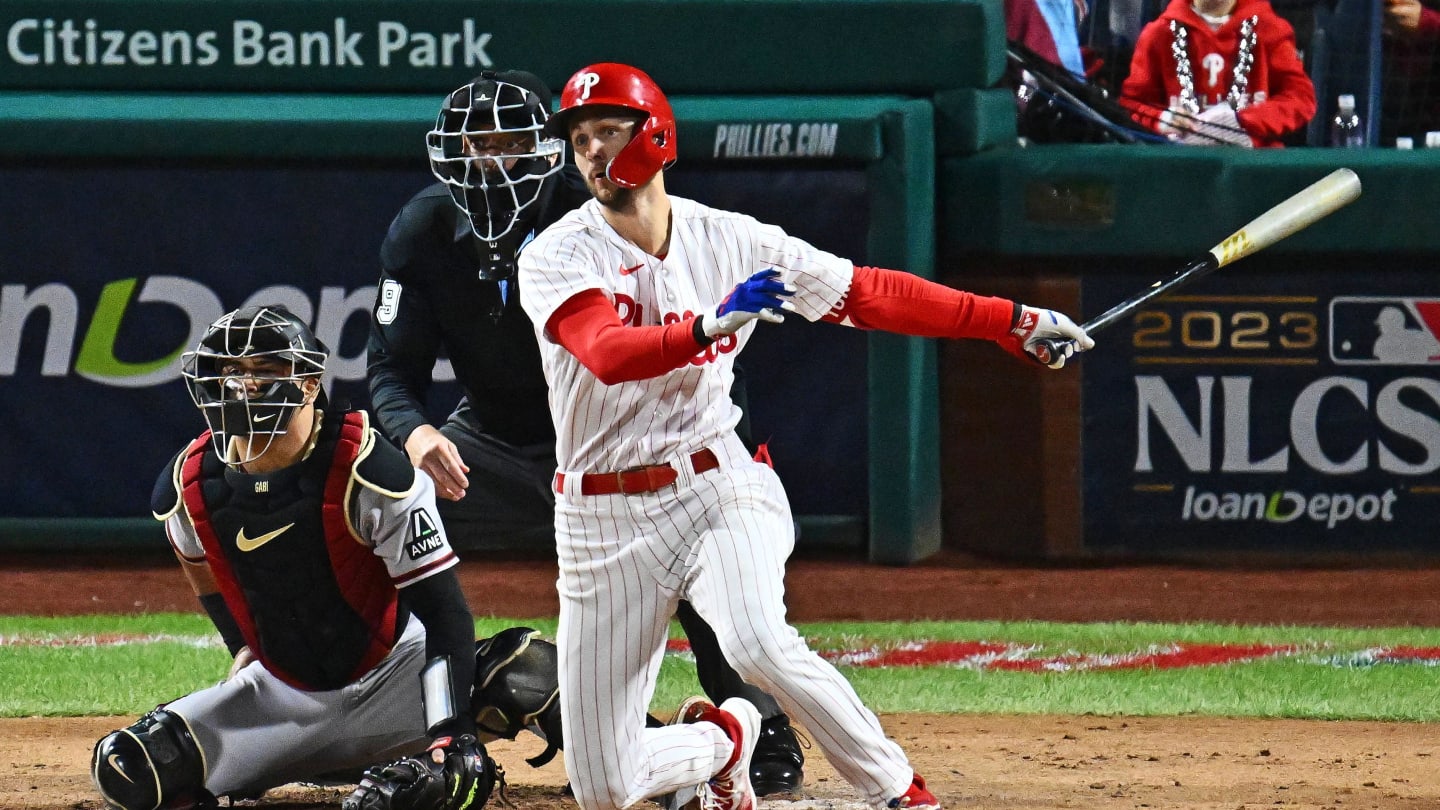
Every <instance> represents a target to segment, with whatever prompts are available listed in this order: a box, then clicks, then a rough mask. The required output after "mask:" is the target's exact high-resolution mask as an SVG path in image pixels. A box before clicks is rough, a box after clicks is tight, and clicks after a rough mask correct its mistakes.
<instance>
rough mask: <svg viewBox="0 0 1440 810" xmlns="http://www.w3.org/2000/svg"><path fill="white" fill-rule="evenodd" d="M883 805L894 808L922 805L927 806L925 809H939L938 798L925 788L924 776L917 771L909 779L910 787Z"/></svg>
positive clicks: (918, 806) (919, 806)
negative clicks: (913, 776)
mask: <svg viewBox="0 0 1440 810" xmlns="http://www.w3.org/2000/svg"><path fill="white" fill-rule="evenodd" d="M885 806H886V807H890V808H893V809H894V810H899V808H905V807H909V808H922V807H923V808H927V810H940V800H939V799H937V798H935V794H933V793H931V792H930V791H929V790H928V789H926V787H925V778H924V777H923V776H921V775H920V774H918V773H917V774H915V778H914V779H912V780H911V782H910V787H909V788H908V789H907V790H906V791H905V793H904V794H903V795H901V796H900V797H898V798H895V799H891V800H890V801H888V802H886V803H885Z"/></svg>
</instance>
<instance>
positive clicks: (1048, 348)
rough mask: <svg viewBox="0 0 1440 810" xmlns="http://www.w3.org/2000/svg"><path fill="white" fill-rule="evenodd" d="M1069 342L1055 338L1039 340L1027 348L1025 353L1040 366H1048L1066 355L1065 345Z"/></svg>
mask: <svg viewBox="0 0 1440 810" xmlns="http://www.w3.org/2000/svg"><path fill="white" fill-rule="evenodd" d="M1069 342H1070V341H1068V340H1056V339H1055V338H1037V339H1036V340H1035V341H1034V342H1033V343H1031V344H1030V345H1029V346H1027V347H1026V348H1025V353H1026V354H1028V355H1030V357H1031V358H1033V359H1034V360H1035V362H1037V363H1039V364H1040V365H1042V366H1048V365H1050V364H1051V363H1053V362H1055V358H1057V357H1060V356H1062V355H1063V354H1065V344H1066V343H1069Z"/></svg>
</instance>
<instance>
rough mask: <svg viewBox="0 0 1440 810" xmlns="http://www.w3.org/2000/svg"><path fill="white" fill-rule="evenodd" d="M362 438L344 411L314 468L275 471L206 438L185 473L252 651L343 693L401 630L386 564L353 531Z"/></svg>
mask: <svg viewBox="0 0 1440 810" xmlns="http://www.w3.org/2000/svg"><path fill="white" fill-rule="evenodd" d="M364 430H365V422H364V416H363V415H362V414H359V413H350V414H346V415H345V418H344V419H340V420H333V423H332V424H326V425H324V426H322V428H321V435H320V439H319V441H318V442H317V444H316V446H315V449H314V451H313V452H312V453H311V454H310V456H309V458H307V459H306V460H305V461H303V462H301V463H299V464H296V465H294V466H291V467H288V468H286V469H284V470H280V471H278V472H275V473H270V474H266V475H247V474H244V473H241V472H239V471H236V470H233V469H231V468H229V467H227V466H226V465H225V464H224V463H222V462H221V461H220V460H219V458H217V457H216V456H215V454H214V453H213V452H206V451H207V449H208V448H209V444H208V438H207V437H203V436H202V437H201V439H200V440H197V441H196V442H195V443H194V444H192V445H191V450H190V451H189V455H188V456H187V458H186V459H185V461H184V463H183V467H182V470H181V492H182V493H183V497H184V500H185V508H186V510H187V512H188V514H189V515H190V519H191V522H192V523H193V525H194V526H195V531H196V534H197V535H198V536H199V538H200V541H201V543H202V544H203V545H204V547H205V558H206V561H207V562H209V564H210V568H211V570H212V571H213V572H214V574H215V579H216V581H217V582H218V583H219V585H220V592H221V594H222V595H223V596H224V597H225V604H226V605H227V606H228V607H229V608H230V612H231V613H232V614H233V615H234V616H235V620H236V622H237V623H238V624H239V625H240V630H241V632H242V633H243V635H244V637H245V643H246V644H248V645H249V646H250V649H251V651H252V652H254V653H255V655H256V657H257V658H259V659H260V661H261V662H262V663H263V664H264V665H265V667H266V668H267V669H269V670H270V671H271V672H273V673H274V674H275V675H276V676H277V677H279V678H280V679H282V680H284V681H285V682H286V683H288V684H290V685H291V686H294V687H296V688H298V689H304V690H309V691H318V690H330V689H337V688H339V687H341V686H344V685H346V684H348V683H351V682H353V681H354V680H356V679H357V678H359V677H360V676H361V675H362V674H364V673H365V672H367V671H369V670H370V669H371V668H372V667H373V666H375V664H377V663H378V662H379V661H380V659H381V658H383V657H384V656H385V655H386V654H387V653H388V652H389V651H390V648H391V646H392V645H393V643H394V641H395V639H396V637H397V635H398V632H397V628H401V627H403V623H402V622H398V621H397V618H403V617H397V613H398V612H399V606H398V593H397V591H396V589H395V586H394V584H393V583H392V582H391V580H390V575H389V572H388V571H387V570H386V569H385V565H384V562H383V561H382V560H380V558H378V557H376V556H375V555H374V553H373V550H372V549H371V548H370V547H369V546H368V545H365V544H362V543H361V542H359V541H358V540H357V539H356V537H355V536H354V535H353V534H352V533H351V531H350V528H349V526H348V524H347V521H346V518H345V513H346V502H347V500H348V494H349V487H350V485H351V481H352V475H353V469H354V465H355V462H356V459H357V457H358V454H359V449H360V446H361V439H363V436H364Z"/></svg>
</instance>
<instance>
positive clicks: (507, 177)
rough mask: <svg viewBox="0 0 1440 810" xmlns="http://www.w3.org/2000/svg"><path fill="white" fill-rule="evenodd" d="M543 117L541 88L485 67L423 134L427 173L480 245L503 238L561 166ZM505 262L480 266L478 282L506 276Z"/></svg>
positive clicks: (557, 144) (545, 104)
mask: <svg viewBox="0 0 1440 810" xmlns="http://www.w3.org/2000/svg"><path fill="white" fill-rule="evenodd" d="M549 117H550V90H549V88H547V87H546V86H545V84H544V83H543V82H541V81H540V79H539V78H538V77H536V76H535V75H534V74H531V73H526V72H524V71H520V70H507V71H501V72H498V73H497V72H494V71H488V70H487V71H485V72H484V73H481V74H480V75H479V76H478V77H476V78H475V79H474V80H472V81H471V82H470V83H469V84H467V85H465V86H463V87H461V88H459V89H457V90H455V92H453V93H451V94H450V95H449V96H447V97H446V98H445V104H444V106H443V107H441V109H440V115H439V117H438V118H436V120H435V128H434V129H432V130H430V132H429V133H428V134H426V136H425V146H426V151H427V152H428V153H429V155H430V171H431V172H433V173H434V174H435V176H436V177H437V178H439V179H440V182H442V183H444V184H445V186H446V187H447V188H448V189H449V190H450V196H451V197H453V198H454V199H455V204H456V205H457V206H459V207H460V210H461V211H463V212H465V215H466V216H467V217H468V218H469V220H470V229H471V230H472V231H473V232H474V233H475V235H476V236H477V237H479V238H480V239H481V240H483V241H485V242H489V243H495V242H497V241H499V240H500V239H501V238H502V237H504V236H505V235H506V234H508V233H510V231H511V230H513V229H514V228H515V225H516V223H517V222H519V221H520V220H521V218H522V215H523V214H524V213H525V211H526V209H527V208H529V207H530V206H532V205H534V204H535V203H536V201H537V200H538V199H540V193H541V190H542V188H543V185H544V182H545V178H547V177H549V176H550V175H552V174H555V173H556V172H558V171H560V169H561V167H562V166H563V164H564V157H565V142H564V141H562V140H560V139H558V138H552V137H550V136H548V135H546V134H545V133H544V131H543V129H544V126H545V121H546V119H547V118H549ZM493 252H495V251H493V250H491V251H487V255H488V253H493ZM512 252H513V251H512ZM508 258H509V259H511V260H512V261H508V262H503V263H499V264H497V265H495V266H494V267H493V268H490V269H487V268H481V270H480V277H481V278H482V279H491V280H493V279H499V278H505V277H506V276H508V275H510V274H511V273H513V272H514V263H513V259H514V256H513V255H511V256H510V257H508Z"/></svg>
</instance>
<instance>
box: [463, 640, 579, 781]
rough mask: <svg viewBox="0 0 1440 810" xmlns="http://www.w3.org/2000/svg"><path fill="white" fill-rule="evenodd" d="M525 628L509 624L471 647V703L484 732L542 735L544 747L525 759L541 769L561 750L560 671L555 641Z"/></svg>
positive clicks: (502, 735) (511, 735)
mask: <svg viewBox="0 0 1440 810" xmlns="http://www.w3.org/2000/svg"><path fill="white" fill-rule="evenodd" d="M539 636H540V634H539V632H538V631H536V630H531V629H530V628H528V627H511V628H508V629H505V630H501V631H500V632H499V633H496V634H495V635H493V636H491V637H490V638H487V639H482V640H480V641H479V642H477V644H476V646H475V691H474V692H473V694H472V696H471V705H472V707H473V708H474V709H475V713H476V718H475V721H476V724H477V726H478V728H479V729H480V732H481V733H482V734H486V735H489V736H490V737H504V738H505V739H507V740H513V739H515V735H517V734H519V733H520V732H521V730H523V729H527V728H528V729H530V730H531V731H536V730H538V732H539V733H540V735H541V736H542V737H544V738H545V742H546V743H547V745H546V748H545V750H544V751H543V752H542V753H540V754H538V755H536V756H534V757H531V758H530V759H527V760H526V762H529V763H530V764H531V765H533V766H535V767H537V768H538V767H540V766H542V765H544V764H545V763H547V762H549V761H550V760H551V759H553V758H554V757H555V752H556V751H559V750H560V748H561V745H562V743H561V736H560V735H561V727H560V670H559V664H558V655H557V651H556V649H555V645H554V644H551V643H550V642H548V641H545V640H544V639H542V638H540V637H539Z"/></svg>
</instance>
